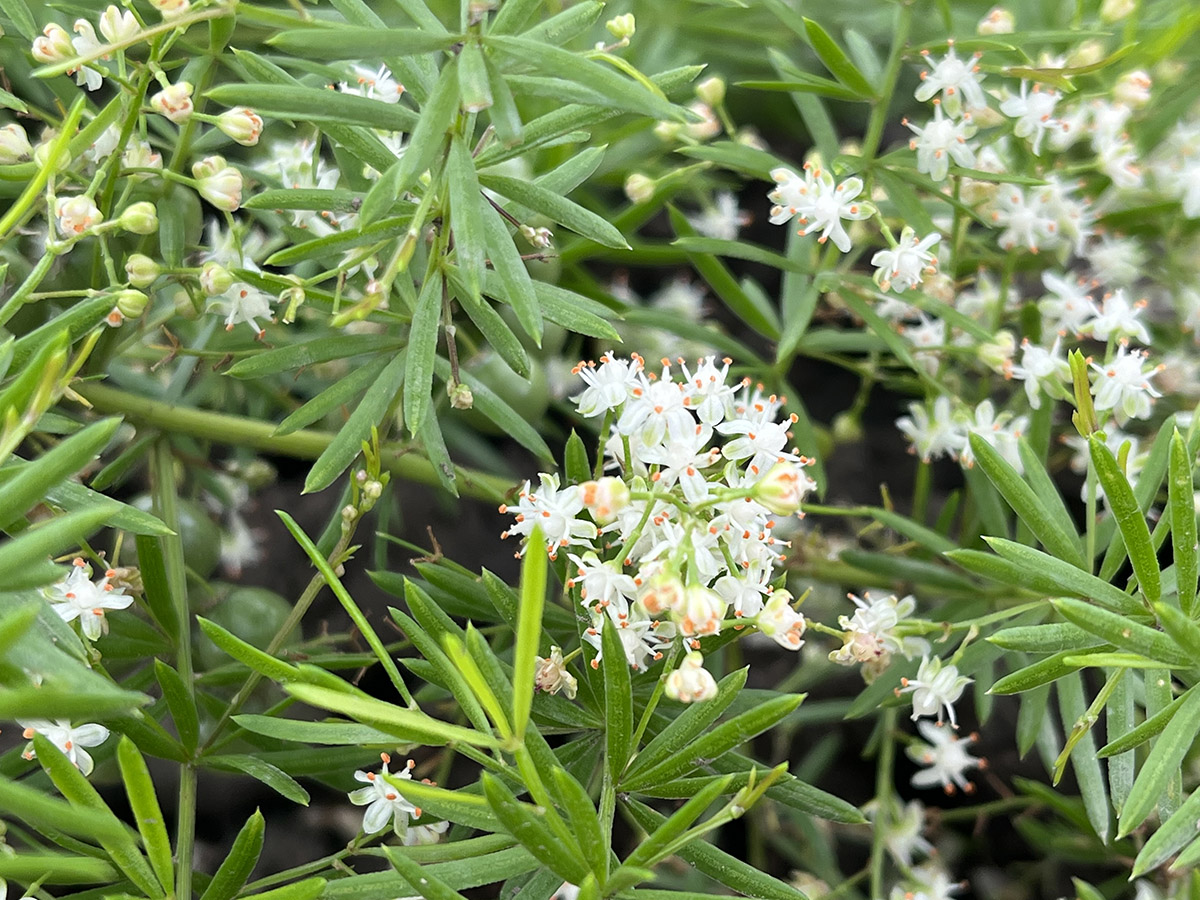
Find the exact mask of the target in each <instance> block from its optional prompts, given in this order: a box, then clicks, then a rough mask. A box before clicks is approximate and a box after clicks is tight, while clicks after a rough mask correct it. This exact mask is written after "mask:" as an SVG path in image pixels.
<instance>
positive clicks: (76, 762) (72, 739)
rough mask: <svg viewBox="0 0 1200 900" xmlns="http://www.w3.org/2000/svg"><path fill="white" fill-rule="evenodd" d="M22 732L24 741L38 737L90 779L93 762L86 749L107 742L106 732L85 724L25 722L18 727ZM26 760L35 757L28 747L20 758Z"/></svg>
mask: <svg viewBox="0 0 1200 900" xmlns="http://www.w3.org/2000/svg"><path fill="white" fill-rule="evenodd" d="M17 724H18V725H20V726H21V727H22V728H23V729H24V737H26V738H32V737H33V736H34V734H35V733H36V734H40V735H41V736H42V737H44V738H45V739H46V740H48V741H49V742H50V743H52V744H53V745H54V746H55V747H57V748H58V749H59V750H61V751H62V752H63V754H64V755H65V756H66V757H67V759H69V760H70V761H71V765H73V766H75V768H77V769H78V770H79V771H80V772H81V773H83V775H85V776H86V775H91V774H92V768H93V767H94V766H95V762H94V761H93V760H92V756H91V754H90V753H88V752H87V750H85V749H84V748H85V747H99V746H100V745H101V744H103V743H104V742H105V741H106V740H108V729H107V728H105V727H104V726H103V725H95V724H87V725H72V724H71V723H70V722H68V721H65V720H63V719H58V720H56V721H53V722H51V721H47V720H46V719H24V720H22V721H20V722H18V723H17ZM21 755H22V756H23V757H25V759H33V758H34V757H35V756H36V755H37V754H36V753H35V752H34V750H33V744H32V743H30V744H29V745H28V746H27V747H26V748H25V751H24V752H23V753H22V754H21Z"/></svg>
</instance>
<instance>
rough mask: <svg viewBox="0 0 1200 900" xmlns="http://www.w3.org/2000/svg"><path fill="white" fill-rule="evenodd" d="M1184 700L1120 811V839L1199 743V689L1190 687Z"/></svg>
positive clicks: (1158, 797) (1142, 816) (1159, 795)
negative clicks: (1190, 750)
mask: <svg viewBox="0 0 1200 900" xmlns="http://www.w3.org/2000/svg"><path fill="white" fill-rule="evenodd" d="M1181 699H1182V702H1181V703H1180V705H1179V708H1178V710H1177V711H1176V713H1175V715H1173V716H1172V717H1171V720H1170V721H1169V722H1168V723H1167V727H1166V728H1164V729H1163V732H1162V734H1161V735H1160V736H1159V738H1158V740H1157V741H1156V742H1155V744H1154V746H1153V747H1152V748H1151V750H1150V755H1149V756H1147V757H1146V761H1145V762H1144V763H1143V764H1142V769H1141V771H1140V772H1138V776H1137V779H1136V780H1135V781H1134V782H1133V790H1132V791H1130V793H1129V799H1128V800H1126V801H1125V808H1124V809H1122V810H1121V819H1120V829H1119V830H1118V832H1117V837H1124V836H1125V835H1127V834H1129V833H1130V832H1131V831H1133V829H1135V828H1137V827H1138V826H1139V825H1141V824H1142V822H1143V821H1145V819H1146V816H1148V815H1150V812H1151V810H1153V809H1154V807H1155V806H1156V805H1157V804H1158V803H1159V801H1160V800H1161V799H1162V797H1163V795H1164V794H1166V791H1167V785H1168V782H1169V781H1170V780H1171V779H1172V778H1174V777H1175V776H1177V775H1178V774H1179V767H1180V765H1182V763H1183V758H1184V756H1185V755H1187V752H1188V750H1189V749H1190V748H1191V746H1192V743H1193V742H1194V741H1195V740H1196V732H1197V731H1198V730H1200V690H1197V689H1196V688H1195V687H1192V688H1189V689H1188V691H1187V693H1185V694H1184V695H1183V697H1182V698H1181Z"/></svg>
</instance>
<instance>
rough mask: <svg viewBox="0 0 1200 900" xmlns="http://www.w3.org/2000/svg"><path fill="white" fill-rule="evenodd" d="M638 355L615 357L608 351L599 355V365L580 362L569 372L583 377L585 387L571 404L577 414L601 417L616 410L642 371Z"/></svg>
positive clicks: (628, 394) (630, 395) (630, 393)
mask: <svg viewBox="0 0 1200 900" xmlns="http://www.w3.org/2000/svg"><path fill="white" fill-rule="evenodd" d="M642 365H643V361H642V359H641V357H639V356H634V357H633V358H632V359H629V360H624V359H617V358H616V357H615V356H613V354H612V351H611V350H610V351H608V352H607V353H605V354H604V355H603V356H601V357H600V365H599V366H597V365H596V364H595V363H590V362H588V363H584V362H581V363H579V365H577V366H576V367H575V368H574V369H572V370H571V371H572V372H574V373H575V374H576V375H578V376H579V377H580V378H582V379H583V381H584V384H586V385H587V389H586V390H584V392H583V393H582V394H580V395H579V396H577V397H575V398H574V400H575V405H576V408H577V409H578V410H579V414H580V415H581V416H584V417H586V418H592V417H594V416H601V415H604V413H606V412H609V411H611V410H614V409H619V408H620V407H621V406H622V405H623V404H624V403H625V401H626V400H628V399H629V398H630V397H632V396H633V392H634V389H635V388H637V386H638V384H639V381H638V375H639V374H640V373H641V371H642Z"/></svg>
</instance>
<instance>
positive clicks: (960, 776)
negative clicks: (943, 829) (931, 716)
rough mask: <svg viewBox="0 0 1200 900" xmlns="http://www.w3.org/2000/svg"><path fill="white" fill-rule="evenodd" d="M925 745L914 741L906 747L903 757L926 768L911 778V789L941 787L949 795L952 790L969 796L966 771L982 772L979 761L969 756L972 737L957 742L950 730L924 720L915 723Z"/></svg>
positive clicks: (971, 788) (959, 739) (969, 790)
mask: <svg viewBox="0 0 1200 900" xmlns="http://www.w3.org/2000/svg"><path fill="white" fill-rule="evenodd" d="M917 730H918V731H920V732H921V734H922V735H923V736H924V738H925V740H926V741H928V743H922V742H921V741H915V742H913V743H912V744H910V745H909V746H908V749H907V753H908V757H909V759H911V760H912V761H913V762H915V763H917V764H919V765H922V766H928V767H929V768H926V769H921V770H920V771H919V772H916V773H914V774H913V777H912V786H913V787H918V788H927V787H935V786H937V785H941V787H942V790H944V791H945V792H946V793H947V794H953V793H954V791H955V789H956V788H957V789H959V790H962V791H964V792H966V793H968V794H969V793H971V792H972V791H973V790H974V789H975V788H974V785H972V784H971V782H970V781H968V780H967V777H966V772H967V770H968V769H979V768H983V760H981V759H977V758H976V757H974V756H971V754H969V753H968V752H967V748H968V747H969V746H971V744H972V743H974V741H975V735H973V734H972V735H970V736H968V737H963V738H960V737H959V736H958V735H956V734H955V733H954V731H953V730H952V729H950V728H946V727H945V726H944V725H935V724H934V723H933V722H930V721H929V720H928V719H922V720H921V721H920V722H918V723H917Z"/></svg>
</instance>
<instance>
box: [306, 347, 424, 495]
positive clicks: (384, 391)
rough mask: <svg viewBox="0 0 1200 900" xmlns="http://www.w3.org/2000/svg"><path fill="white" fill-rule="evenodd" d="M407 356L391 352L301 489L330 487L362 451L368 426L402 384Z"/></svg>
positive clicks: (374, 422) (379, 418) (381, 414)
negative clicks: (389, 358)
mask: <svg viewBox="0 0 1200 900" xmlns="http://www.w3.org/2000/svg"><path fill="white" fill-rule="evenodd" d="M406 356H407V351H404V352H401V353H397V354H396V355H395V356H393V357H392V359H391V361H390V362H389V363H388V364H387V366H385V367H384V369H383V371H382V372H381V373H380V374H379V378H378V379H377V380H376V381H375V383H374V384H372V385H371V386H370V387H369V388H367V392H366V394H364V395H363V398H362V400H361V401H359V404H358V406H357V407H355V409H354V412H352V413H351V414H350V418H349V419H348V420H347V422H346V424H345V425H343V426H342V428H341V429H340V430H339V431H338V433H337V437H335V438H334V439H333V440H332V441H330V442H329V446H328V447H326V448H325V450H324V451H323V452H322V453H321V455H320V456H319V457H318V458H317V461H316V462H314V463H313V466H312V469H310V470H309V473H308V477H307V478H305V479H304V493H306V494H311V493H313V492H314V491H322V490H324V489H325V488H327V487H329V485H331V484H333V482H334V481H335V480H336V479H337V478H338V477H339V476H340V475H341V474H342V473H343V472H345V471H346V469H348V468H349V467H350V464H351V463H352V462H354V459H355V458H356V457H357V456H358V455H359V454H360V453H361V452H362V442H363V441H365V440H367V439H368V438H369V437H370V436H371V427H372V426H378V425H379V423H380V422H381V421H383V417H384V415H386V414H387V410H388V407H389V406H391V404H392V401H393V400H395V399H396V394H398V393H399V392H400V388H401V386H402V385H403V384H404V370H405V358H406Z"/></svg>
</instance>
